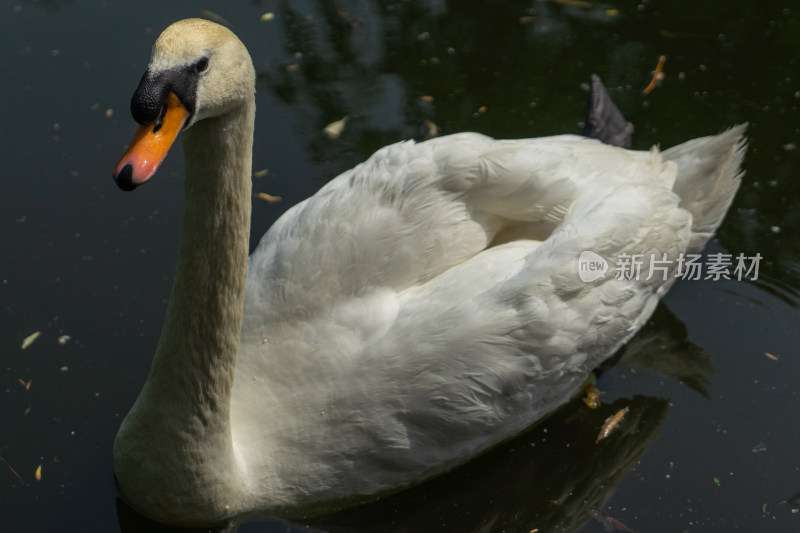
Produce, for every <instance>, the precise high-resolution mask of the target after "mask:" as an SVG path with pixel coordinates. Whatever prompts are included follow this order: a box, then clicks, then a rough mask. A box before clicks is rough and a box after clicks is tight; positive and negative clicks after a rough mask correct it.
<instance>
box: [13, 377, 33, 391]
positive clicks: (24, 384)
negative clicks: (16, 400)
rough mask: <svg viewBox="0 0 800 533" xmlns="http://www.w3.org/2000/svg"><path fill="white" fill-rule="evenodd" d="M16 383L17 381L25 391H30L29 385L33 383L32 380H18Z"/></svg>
mask: <svg viewBox="0 0 800 533" xmlns="http://www.w3.org/2000/svg"><path fill="white" fill-rule="evenodd" d="M17 381H19V384H20V385H22V386H23V387H25V390H31V383H33V380H32V379H29V380H28V381H25V380H24V379H19V380H17Z"/></svg>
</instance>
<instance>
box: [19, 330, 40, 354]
mask: <svg viewBox="0 0 800 533" xmlns="http://www.w3.org/2000/svg"><path fill="white" fill-rule="evenodd" d="M41 334H42V332H41V331H34V332H33V333H31V334H30V335H28V336H27V337H25V339H23V341H22V349H23V350H24V349H25V348H27V347H28V346H30V345H31V344H33V341H35V340H36V339H38V338H39V335H41Z"/></svg>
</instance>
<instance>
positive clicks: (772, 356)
mask: <svg viewBox="0 0 800 533" xmlns="http://www.w3.org/2000/svg"><path fill="white" fill-rule="evenodd" d="M764 355H766V356H767V357H769V358H770V359H772V360H773V361H777V360H778V359H780V357H778V356H777V355H773V354H771V353H769V352H764Z"/></svg>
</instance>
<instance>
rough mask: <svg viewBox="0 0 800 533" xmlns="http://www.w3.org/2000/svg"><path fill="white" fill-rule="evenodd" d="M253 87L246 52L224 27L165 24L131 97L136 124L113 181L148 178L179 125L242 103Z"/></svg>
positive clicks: (127, 183)
mask: <svg viewBox="0 0 800 533" xmlns="http://www.w3.org/2000/svg"><path fill="white" fill-rule="evenodd" d="M254 92H255V70H254V69H253V63H252V61H251V59H250V54H248V52H247V49H246V48H245V46H244V45H243V44H242V42H241V41H240V40H239V39H238V38H237V37H236V35H234V34H233V32H231V31H230V30H229V29H227V28H226V27H224V26H221V25H219V24H216V23H214V22H211V21H208V20H203V19H186V20H181V21H178V22H175V23H174V24H172V25H170V26H169V27H167V29H165V30H164V31H163V32H162V33H161V35H160V36H159V37H158V39H157V40H156V42H155V44H154V45H153V53H152V56H151V59H150V63H149V64H148V66H147V70H146V71H145V73H144V75H143V76H142V80H141V81H140V82H139V86H138V87H137V88H136V91H135V92H134V93H133V97H132V98H131V114H132V115H133V118H134V119H135V120H136V122H138V123H139V129H138V130H137V132H136V135H135V136H134V138H133V141H132V142H131V144H130V146H129V147H128V150H127V152H126V153H125V155H124V156H123V157H122V160H120V162H119V164H118V165H117V167H116V168H115V169H114V174H113V175H114V180H115V181H116V182H117V185H119V187H120V188H121V189H123V190H127V191H129V190H133V189H135V188H136V187H137V186H139V185H141V184H143V183H144V182H146V181H147V180H149V179H150V177H152V176H153V174H155V172H156V169H158V166H159V165H160V164H161V162H162V161H163V160H164V157H166V155H167V151H168V150H169V148H170V147H171V146H172V144H173V143H174V142H175V139H177V137H178V134H179V133H180V132H181V131H182V130H185V129H187V128H189V127H191V126H192V125H193V124H195V123H197V122H199V121H201V120H205V119H208V118H213V117H219V116H222V115H225V114H226V113H229V112H231V111H233V110H234V109H236V108H238V107H240V106H243V105H248V104H249V103H250V102H251V101H252V99H253V94H254Z"/></svg>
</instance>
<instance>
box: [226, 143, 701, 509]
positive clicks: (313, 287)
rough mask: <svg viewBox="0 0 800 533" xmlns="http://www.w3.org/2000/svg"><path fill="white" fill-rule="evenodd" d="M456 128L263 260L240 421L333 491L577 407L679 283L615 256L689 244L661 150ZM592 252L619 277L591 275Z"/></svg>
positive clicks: (471, 448)
mask: <svg viewBox="0 0 800 533" xmlns="http://www.w3.org/2000/svg"><path fill="white" fill-rule="evenodd" d="M454 137H458V138H457V139H454V138H452V137H450V138H442V139H437V140H436V141H438V142H435V141H434V142H431V141H428V142H426V143H420V144H414V143H401V144H398V145H393V146H390V147H388V148H385V149H383V150H381V151H379V152H378V153H376V154H375V155H374V156H373V157H372V158H371V159H370V160H368V161H367V162H365V163H364V164H362V165H360V166H359V167H356V168H355V169H353V170H352V171H350V172H347V173H345V174H343V175H341V176H339V177H338V178H336V179H335V180H333V181H332V182H331V183H329V184H328V185H327V186H326V187H324V188H323V189H322V190H321V191H320V193H319V194H317V195H316V196H314V197H312V198H310V199H309V200H307V201H305V202H303V203H302V204H299V205H298V206H296V207H294V208H293V209H291V210H289V211H288V212H287V213H286V215H285V216H284V217H283V218H282V219H280V220H279V221H278V222H277V223H276V224H275V225H274V226H273V228H272V229H271V230H270V231H269V232H268V233H267V234H266V235H265V237H264V239H263V240H262V241H261V243H260V245H259V247H258V249H257V250H256V251H255V252H254V254H253V256H252V257H251V261H250V271H249V273H248V285H247V293H246V303H245V324H244V330H243V336H242V344H241V348H240V354H239V360H238V361H237V368H236V373H237V377H236V379H237V380H238V382H239V383H244V385H243V386H238V387H234V395H233V405H232V413H233V416H234V417H235V420H234V424H233V427H234V428H235V429H237V428H238V430H239V431H243V430H244V429H243V428H249V429H248V430H247V431H249V432H250V437H251V439H250V441H251V442H253V443H259V442H261V443H263V442H265V441H269V442H271V443H273V444H272V445H271V446H269V448H270V449H272V450H291V454H287V455H286V456H285V457H280V458H275V457H272V458H271V461H270V463H271V467H270V468H278V469H289V470H291V473H290V472H289V471H288V470H287V472H285V473H284V474H285V477H286V478H290V477H291V478H292V479H294V480H295V483H296V480H297V479H298V478H300V479H305V478H307V479H308V480H309V481H308V482H309V484H310V485H309V487H308V490H309V491H311V487H312V485H311V484H312V483H314V484H315V485H313V487H314V492H315V493H316V494H317V496H318V497H319V496H320V495H321V494H323V493H325V490H324V488H323V489H322V490H321V492H320V484H322V485H325V484H329V485H330V494H329V495H328V496H330V497H333V496H335V495H336V494H337V493H341V491H348V492H352V491H353V490H356V491H364V492H365V493H371V492H375V491H376V490H381V489H382V488H384V489H388V488H391V487H395V486H398V485H402V484H403V483H408V482H411V481H413V480H415V479H419V478H420V477H424V476H426V475H430V474H433V473H436V472H439V471H443V470H446V469H447V468H451V467H452V466H455V465H456V464H458V463H460V462H463V461H464V460H466V459H468V458H469V457H471V456H473V455H474V454H475V453H476V452H477V451H479V450H480V449H484V448H486V447H488V446H490V445H491V444H492V443H496V442H499V441H501V440H502V439H504V438H507V437H510V436H512V435H514V434H516V433H518V432H519V431H521V430H522V429H524V428H525V427H527V426H528V425H530V424H531V423H532V422H533V421H535V420H536V419H538V418H540V417H541V416H543V415H544V414H546V413H547V412H549V411H551V410H552V409H554V408H555V407H557V406H558V405H559V404H560V403H563V402H564V401H566V399H568V397H569V395H570V394H571V393H573V392H574V391H575V389H576V388H577V387H578V386H580V384H581V383H582V381H583V380H584V379H585V378H586V374H587V373H588V372H589V371H590V370H591V369H592V368H594V367H595V366H596V365H597V364H598V363H599V362H600V361H602V360H603V359H604V358H606V357H607V356H609V355H611V354H612V353H613V351H614V350H616V348H617V347H618V346H620V345H621V344H622V343H624V342H625V341H626V340H627V339H628V338H629V337H630V336H631V335H633V334H634V333H635V332H636V330H637V329H638V328H639V327H640V326H641V325H642V324H643V323H644V321H645V320H646V319H647V317H648V316H649V315H650V313H651V312H652V310H653V309H654V308H655V305H656V303H657V301H658V298H659V296H660V295H661V294H663V292H664V291H666V289H667V287H668V286H669V284H670V283H671V281H670V280H671V279H672V278H671V277H669V278H668V277H667V276H663V277H662V276H652V277H650V278H648V279H644V278H645V277H646V276H645V275H644V274H645V273H643V275H641V276H637V277H636V278H631V279H629V278H628V277H625V276H620V277H619V278H618V277H617V276H616V275H615V271H614V268H613V265H614V264H615V260H616V258H617V256H619V255H620V254H625V253H627V254H634V253H636V254H648V253H651V252H652V253H654V254H655V253H657V254H658V257H659V258H662V257H665V258H669V259H672V260H675V259H677V256H678V254H679V253H681V252H682V251H684V250H685V248H686V246H687V243H688V242H689V239H690V235H691V215H690V214H689V213H688V212H687V211H685V210H684V209H681V208H680V207H679V206H678V204H679V201H680V198H679V197H678V196H677V195H675V194H674V193H673V192H672V191H671V187H672V184H673V183H674V181H675V166H674V165H667V164H664V163H663V162H662V161H661V159H660V158H659V157H658V154H656V153H647V152H628V151H624V150H620V149H617V148H613V147H608V146H605V145H602V144H600V143H597V142H594V141H591V140H585V139H582V138H578V137H571V136H565V137H557V138H550V139H542V140H537V141H493V140H491V139H489V138H486V137H483V136H479V135H459V136H454ZM509 235H513V236H515V237H517V238H511V237H509ZM586 250H589V251H592V252H593V253H595V254H597V256H599V257H601V258H603V260H605V261H607V262H608V264H609V265H611V268H610V270H609V271H608V272H607V274H606V275H605V276H604V277H601V278H599V279H596V280H593V281H591V282H585V281H582V280H581V279H580V277H579V273H578V259H579V256H580V254H581V252H582V251H586ZM664 254H666V255H664ZM265 402H266V403H268V404H270V405H272V407H273V408H272V409H266V410H265V409H264V403H265ZM254 435H258V436H257V437H255V438H253V436H254ZM276 440H277V441H278V445H275V442H276ZM321 442H324V443H325V445H324V446H320V445H319V443H321ZM254 446H255V447H256V448H260V446H258V445H257V444H254ZM298 450H305V451H307V453H308V455H306V456H303V454H301V453H298ZM312 450H313V451H312ZM257 453H258V452H256V451H255V449H254V450H253V454H256V455H257ZM299 456H302V459H300V460H298V459H297V458H298V457H299ZM275 465H280V466H275ZM299 471H300V472H303V474H302V475H299V476H298V475H297V473H298V472H299ZM271 477H272V478H278V479H280V478H282V477H284V476H282V475H280V474H274V473H273V474H272V475H271ZM322 497H324V496H322Z"/></svg>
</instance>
